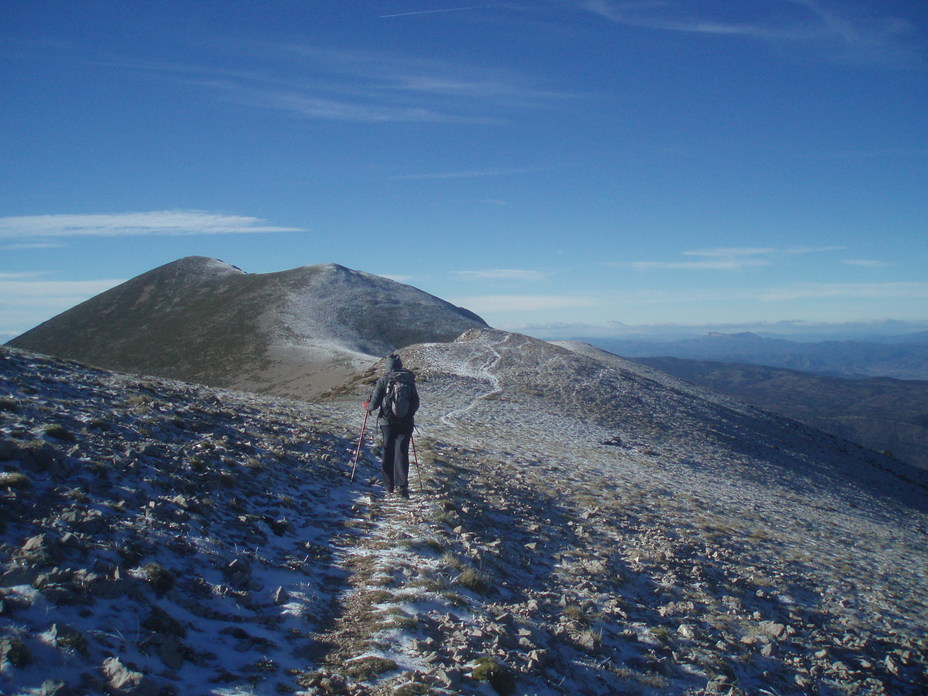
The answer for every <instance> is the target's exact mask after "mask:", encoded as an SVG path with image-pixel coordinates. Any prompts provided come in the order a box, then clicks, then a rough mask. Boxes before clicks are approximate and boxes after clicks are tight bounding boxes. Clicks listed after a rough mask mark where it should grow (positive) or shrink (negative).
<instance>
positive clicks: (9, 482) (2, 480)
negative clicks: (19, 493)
mask: <svg viewBox="0 0 928 696" xmlns="http://www.w3.org/2000/svg"><path fill="white" fill-rule="evenodd" d="M30 486H32V481H30V480H29V477H28V476H26V475H25V474H21V473H19V472H18V471H4V472H3V473H2V474H0V487H2V488H19V489H23V488H29V487H30Z"/></svg>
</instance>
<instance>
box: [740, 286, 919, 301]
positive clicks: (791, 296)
mask: <svg viewBox="0 0 928 696" xmlns="http://www.w3.org/2000/svg"><path fill="white" fill-rule="evenodd" d="M758 299H759V300H762V301H766V302H786V301H795V300H825V299H842V300H866V299H876V300H891V299H897V300H902V299H907V300H912V299H928V283H914V282H913V283H797V284H795V285H790V286H786V287H782V288H770V289H768V290H764V291H762V292H760V293H759V294H758Z"/></svg>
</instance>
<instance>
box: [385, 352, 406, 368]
mask: <svg viewBox="0 0 928 696" xmlns="http://www.w3.org/2000/svg"><path fill="white" fill-rule="evenodd" d="M401 367H403V361H402V360H400V356H398V355H397V354H396V353H391V354H390V355H389V356H388V357H387V372H392V371H393V370H399V369H400V368H401Z"/></svg>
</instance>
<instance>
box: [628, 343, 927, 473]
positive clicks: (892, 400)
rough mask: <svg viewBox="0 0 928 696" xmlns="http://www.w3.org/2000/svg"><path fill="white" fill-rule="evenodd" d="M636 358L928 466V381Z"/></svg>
mask: <svg viewBox="0 0 928 696" xmlns="http://www.w3.org/2000/svg"><path fill="white" fill-rule="evenodd" d="M635 361H636V362H640V363H642V364H645V365H649V366H651V367H653V368H655V369H658V370H661V371H664V372H667V373H668V374H672V375H674V376H676V377H678V378H680V379H683V380H686V381H688V382H691V383H694V384H698V385H701V386H703V387H707V388H709V389H714V390H716V391H719V392H721V393H725V394H728V395H729V396H732V397H734V398H737V399H740V400H742V401H745V402H747V403H751V404H754V405H755V406H757V407H758V408H762V409H764V410H767V411H772V412H775V413H780V414H783V415H785V416H787V417H790V418H795V419H796V420H799V421H802V422H803V423H806V424H808V425H810V426H812V427H815V428H819V429H821V430H824V431H825V432H829V433H832V434H833V435H837V436H839V437H842V438H845V439H848V440H852V441H854V442H858V443H860V444H862V445H864V446H865V447H869V448H871V449H874V450H876V451H879V452H890V453H892V454H893V455H894V456H896V457H898V458H899V459H901V460H902V461H905V462H908V463H910V464H912V465H914V466H917V467H919V468H921V469H928V382H925V381H918V380H899V379H894V378H891V377H869V378H866V379H850V378H842V377H829V376H825V375H816V374H814V373H809V372H803V371H799V370H787V369H783V368H774V367H767V366H762V365H745V364H740V365H739V364H736V363H721V362H713V361H698V360H685V359H682V358H635Z"/></svg>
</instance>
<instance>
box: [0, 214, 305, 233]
mask: <svg viewBox="0 0 928 696" xmlns="http://www.w3.org/2000/svg"><path fill="white" fill-rule="evenodd" d="M300 231H303V230H302V229H301V228H299V227H280V226H276V225H269V224H268V223H267V221H266V220H262V219H261V218H256V217H247V216H243V215H226V214H222V213H209V212H204V211H199V210H162V211H149V212H141V213H113V214H98V215H28V216H20V217H3V218H0V240H23V239H28V240H35V239H47V238H66V237H141V236H154V235H171V236H192V235H211V234H265V233H273V232H300Z"/></svg>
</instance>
